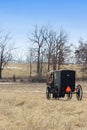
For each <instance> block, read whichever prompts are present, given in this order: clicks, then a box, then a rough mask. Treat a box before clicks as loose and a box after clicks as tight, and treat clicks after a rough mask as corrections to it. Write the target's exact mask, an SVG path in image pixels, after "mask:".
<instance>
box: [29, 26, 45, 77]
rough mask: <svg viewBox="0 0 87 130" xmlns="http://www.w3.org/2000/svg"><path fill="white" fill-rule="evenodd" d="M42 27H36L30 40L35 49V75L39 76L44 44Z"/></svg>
mask: <svg viewBox="0 0 87 130" xmlns="http://www.w3.org/2000/svg"><path fill="white" fill-rule="evenodd" d="M44 32H45V29H44V27H41V28H38V26H37V25H36V26H35V28H34V31H33V33H32V38H31V39H30V40H31V41H32V43H33V44H34V45H35V46H36V49H37V74H38V75H40V70H41V64H40V63H41V62H40V60H41V51H42V48H43V44H44Z"/></svg>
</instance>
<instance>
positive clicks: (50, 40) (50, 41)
mask: <svg viewBox="0 0 87 130" xmlns="http://www.w3.org/2000/svg"><path fill="white" fill-rule="evenodd" d="M44 40H45V42H46V51H47V58H48V69H47V70H48V71H49V70H50V65H51V63H52V54H53V51H54V49H55V32H54V31H53V30H52V29H51V30H50V29H49V27H47V28H46V33H45V36H44Z"/></svg>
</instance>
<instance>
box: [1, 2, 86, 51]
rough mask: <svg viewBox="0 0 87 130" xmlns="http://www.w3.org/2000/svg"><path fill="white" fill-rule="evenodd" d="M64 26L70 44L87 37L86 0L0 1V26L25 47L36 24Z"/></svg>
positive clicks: (16, 44)
mask: <svg viewBox="0 0 87 130" xmlns="http://www.w3.org/2000/svg"><path fill="white" fill-rule="evenodd" d="M36 24H37V25H40V26H41V25H48V24H49V25H51V26H52V27H53V28H54V29H59V28H60V27H62V28H63V29H64V30H65V32H66V33H67V34H68V37H69V40H70V41H71V43H75V44H76V43H78V40H79V38H80V37H82V38H84V40H87V0H0V29H1V30H2V29H3V30H6V31H7V32H10V33H11V36H12V38H13V40H14V42H15V46H18V47H21V48H20V49H21V50H23V49H24V48H25V46H27V45H28V43H27V33H28V32H31V31H32V28H33V26H34V25H36Z"/></svg>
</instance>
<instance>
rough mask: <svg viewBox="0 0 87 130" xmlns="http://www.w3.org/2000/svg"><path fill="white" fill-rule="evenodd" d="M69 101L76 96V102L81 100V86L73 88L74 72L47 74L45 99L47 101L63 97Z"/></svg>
mask: <svg viewBox="0 0 87 130" xmlns="http://www.w3.org/2000/svg"><path fill="white" fill-rule="evenodd" d="M65 94H67V98H68V99H71V98H72V94H76V97H77V100H81V99H82V95H83V91H82V87H81V85H77V86H76V87H75V71H74V70H55V71H53V72H49V73H48V77H47V88H46V97H47V99H50V98H51V97H52V98H55V99H56V98H58V99H59V98H61V97H65Z"/></svg>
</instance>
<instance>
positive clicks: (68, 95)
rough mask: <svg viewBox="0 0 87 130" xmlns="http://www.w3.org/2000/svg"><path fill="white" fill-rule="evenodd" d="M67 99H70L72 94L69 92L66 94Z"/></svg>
mask: <svg viewBox="0 0 87 130" xmlns="http://www.w3.org/2000/svg"><path fill="white" fill-rule="evenodd" d="M67 99H68V100H70V99H72V93H71V92H69V93H68V94H67Z"/></svg>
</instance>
